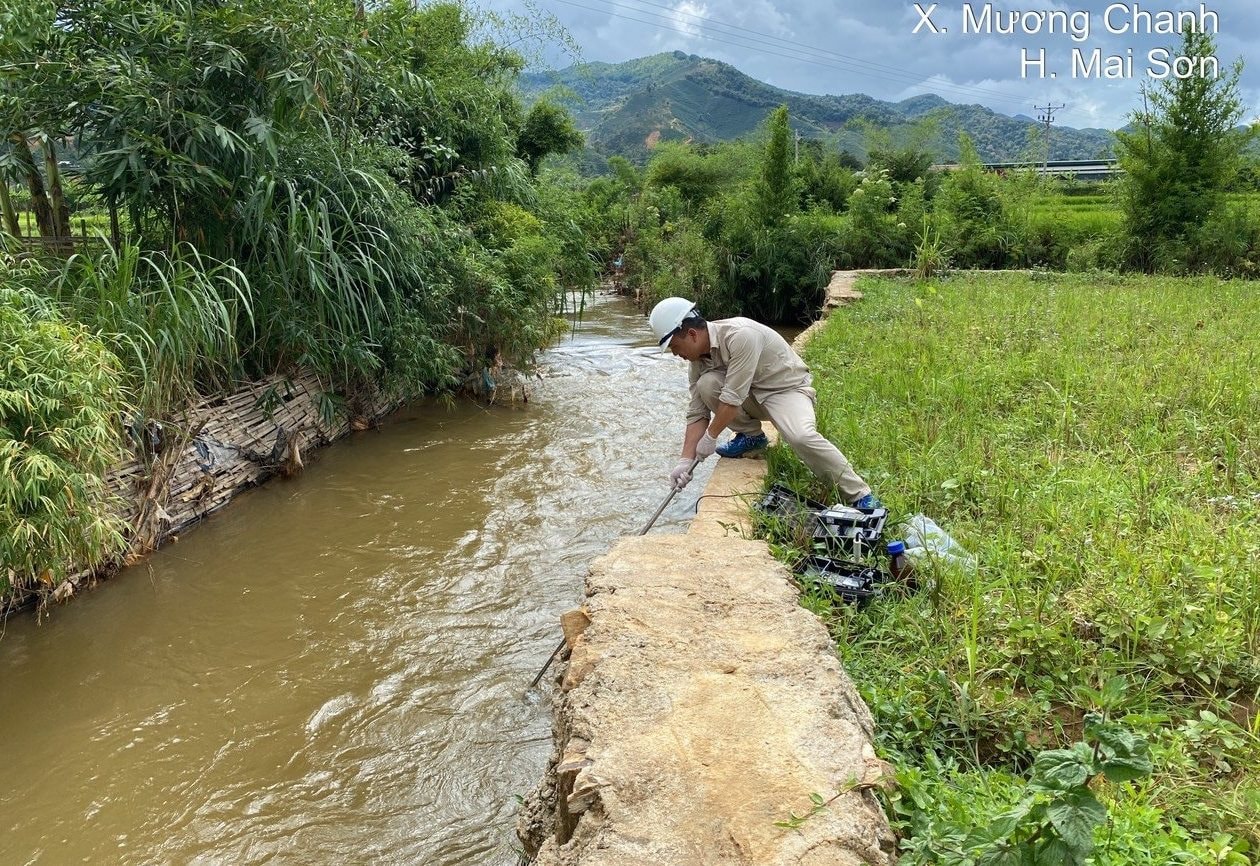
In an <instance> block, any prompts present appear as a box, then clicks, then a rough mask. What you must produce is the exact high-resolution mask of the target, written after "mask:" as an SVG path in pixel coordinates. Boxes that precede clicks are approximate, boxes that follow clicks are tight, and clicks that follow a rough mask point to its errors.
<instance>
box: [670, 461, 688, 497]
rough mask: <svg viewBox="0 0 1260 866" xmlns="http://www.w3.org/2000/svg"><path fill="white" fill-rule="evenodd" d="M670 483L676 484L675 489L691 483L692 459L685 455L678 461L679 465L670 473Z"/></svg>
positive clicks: (680, 488)
mask: <svg viewBox="0 0 1260 866" xmlns="http://www.w3.org/2000/svg"><path fill="white" fill-rule="evenodd" d="M669 480H670V483H671V484H673V485H674V489H675V490H682V489H683V488H684V487H686V486H687V485H688V484H690V483H691V460H689V459H688V458H686V457H684V458H683V459H682V460H680V461H678V465H677V466H675V467H674V471H673V472H671V473H669Z"/></svg>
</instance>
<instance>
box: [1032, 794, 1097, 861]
mask: <svg viewBox="0 0 1260 866" xmlns="http://www.w3.org/2000/svg"><path fill="white" fill-rule="evenodd" d="M1046 815H1047V817H1049V819H1050V824H1051V825H1052V826H1053V827H1054V829H1055V831H1056V832H1057V833H1058V834H1059V838H1060V839H1062V840H1063V841H1064V842H1065V843H1066V844H1067V846H1068V847H1069V848H1071V849H1072V851H1073V852H1074V853H1076V854H1078V855H1080V856H1083V855H1085V854H1088V853H1089V852H1090V851H1091V850H1093V847H1094V828H1095V827H1097V826H1098V825H1099V824H1101V823H1102V822H1103V821H1106V820H1107V809H1106V807H1104V806H1103V804H1102V803H1099V802H1098V799H1097V798H1096V797H1095V796H1094V795H1093V794H1092V793H1091V792H1089V791H1086V790H1079V791H1073V792H1071V793H1070V794H1068V795H1066V796H1064V797H1062V798H1060V799H1057V800H1055V801H1054V802H1052V803H1051V804H1050V805H1049V806H1048V807H1047V808H1046Z"/></svg>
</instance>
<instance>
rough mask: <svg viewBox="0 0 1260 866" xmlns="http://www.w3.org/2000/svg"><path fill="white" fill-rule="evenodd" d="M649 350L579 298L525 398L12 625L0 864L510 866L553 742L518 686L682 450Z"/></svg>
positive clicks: (447, 413)
mask: <svg viewBox="0 0 1260 866" xmlns="http://www.w3.org/2000/svg"><path fill="white" fill-rule="evenodd" d="M650 343H651V338H650V335H649V331H648V328H647V323H646V320H645V319H644V318H643V317H642V316H641V315H639V314H638V313H636V312H635V311H634V309H633V308H632V307H631V306H630V304H629V303H628V302H626V301H624V300H622V299H619V298H613V297H607V296H600V297H597V298H595V299H594V301H593V302H588V305H587V308H586V312H585V316H584V320H583V322H582V324H581V326H580V327H579V328H578V329H577V331H576V333H575V334H573V335H572V336H571V337H570V338H569V339H567V340H565V341H563V342H562V343H561V344H560V345H558V346H557V347H555V348H553V349H551V350H549V351H547V352H545V353H544V354H543V356H542V358H541V367H540V369H541V373H542V379H541V380H539V379H533V380H532V382H531V393H530V401H529V403H528V405H526V406H520V405H517V406H506V405H503V406H498V405H496V406H491V407H489V408H486V407H483V406H476V405H472V404H469V403H467V402H461V403H458V404H457V405H456V406H455V407H454V408H450V409H448V408H446V407H444V406H441V405H437V404H418V405H413V406H409V407H407V408H406V409H404V410H403V411H401V412H399V413H397V414H396V415H395V416H394V417H393V418H391V419H390V420H389V421H388V423H386V424H385V425H384V427H383V428H382V429H379V430H375V431H369V432H366V433H360V434H356V435H355V436H354V437H352V438H351V439H349V440H345V441H343V442H341V443H339V444H337V445H334V446H333V447H331V448H329V449H327V450H326V451H324V452H323V453H322V454H321V455H320V457H319V459H317V460H315V461H314V462H313V463H312V464H311V465H309V466H308V467H307V469H306V471H305V472H304V474H302V475H301V476H300V477H298V478H296V479H294V480H291V481H276V482H273V483H271V484H270V485H268V486H266V487H263V488H261V489H259V490H256V491H253V492H251V493H249V494H247V495H245V496H243V497H242V498H241V499H240V500H239V501H237V502H236V503H234V504H233V505H232V506H231V507H229V508H228V509H227V510H225V511H224V512H222V513H220V514H219V515H217V516H215V517H213V518H212V519H211V520H210V521H209V522H208V523H206V524H205V525H204V526H202V527H200V528H198V529H196V530H195V531H193V532H191V533H189V534H188V535H187V536H186V537H185V538H184V539H182V540H181V541H179V542H178V543H176V544H171V545H169V546H167V547H166V548H164V549H163V550H161V551H160V552H158V553H157V554H156V555H155V556H153V557H152V559H151V560H150V561H149V562H147V563H145V564H143V565H140V566H137V567H135V568H132V569H129V570H128V571H126V572H124V573H123V574H122V575H120V576H119V577H118V578H117V579H115V580H114V581H112V582H110V583H109V584H107V585H105V586H103V587H102V588H101V589H99V590H98V591H96V592H93V593H88V594H86V595H85V596H83V597H82V598H80V599H78V600H77V601H76V602H74V603H73V604H70V605H68V606H66V607H62V608H57V609H55V610H54V611H53V612H52V616H51V618H50V619H48V620H46V621H45V622H44V624H43V625H37V624H36V622H35V620H34V618H33V617H19V618H16V619H13V620H10V621H9V623H8V624H7V626H5V627H4V628H5V634H4V635H3V638H0V744H2V749H3V751H2V752H0V780H2V783H0V863H5V864H36V863H39V864H65V863H78V862H84V863H123V864H159V863H163V864H165V863H169V864H220V863H223V864H227V863H230V864H261V863H302V864H342V863H369V862H371V863H417V864H419V863H424V864H429V866H434V864H478V866H482V864H491V866H494V864H503V866H507V864H514V863H515V862H516V857H515V854H514V853H513V847H514V843H515V837H514V835H513V824H514V820H515V815H516V809H517V799H516V795H518V794H524V793H525V791H526V790H527V789H528V788H529V787H530V786H531V785H533V784H534V782H535V781H536V780H537V779H538V778H540V776H541V772H542V768H543V765H544V764H545V762H546V760H547V757H548V755H549V753H550V749H551V743H550V733H551V717H550V707H549V704H548V702H547V701H546V700H545V699H534V700H526V699H524V698H523V691H524V687H525V685H526V684H527V683H528V682H529V680H530V678H531V677H532V676H533V674H534V673H535V671H536V670H537V669H538V668H539V667H540V666H541V664H542V662H543V660H544V659H545V658H546V657H547V654H548V653H549V652H550V651H551V649H552V648H553V647H554V646H555V643H556V641H557V639H558V637H559V630H558V626H557V616H558V615H559V614H560V613H561V612H562V611H564V610H566V609H568V608H571V607H573V606H574V605H575V604H576V603H577V602H578V601H579V600H580V597H581V583H582V578H583V576H584V574H585V571H586V568H587V565H588V563H589V562H590V561H591V559H592V558H594V557H596V556H599V555H601V554H603V553H604V552H605V551H606V550H607V548H608V546H609V542H610V541H611V539H613V538H615V537H617V536H619V535H624V534H631V533H633V532H634V531H636V530H637V529H638V528H639V527H641V526H642V524H643V522H644V520H646V518H647V516H649V515H650V514H651V513H652V511H653V510H654V509H655V507H656V506H657V505H658V504H659V502H660V501H661V499H662V497H663V495H664V494H665V493H666V492H667V488H666V487H665V486H664V484H663V479H664V477H665V474H666V473H667V472H668V470H669V468H670V467H671V466H672V465H673V461H672V457H673V455H675V454H677V448H678V438H679V435H680V434H681V423H682V400H683V391H684V389H685V387H686V371H685V367H684V365H683V363H682V362H681V361H678V360H675V359H673V358H670V357H667V356H662V355H660V353H659V352H657V351H656V350H655V348H654V347H651V346H650ZM701 487H702V484H695V485H693V487H692V490H693V491H694V490H696V489H700V488H701ZM689 492H691V491H689ZM694 501H695V496H694V494H692V495H690V496H687V495H684V496H679V497H677V498H676V499H675V501H674V502H673V503H672V504H671V506H670V508H669V509H668V510H667V511H666V513H665V514H664V515H663V516H662V518H661V520H660V521H659V522H658V523H657V526H656V527H655V528H654V529H653V532H654V533H669V532H678V531H680V529H681V526H682V524H683V523H684V522H685V521H686V519H687V517H688V516H689V515H690V513H691V510H692V508H693V507H694Z"/></svg>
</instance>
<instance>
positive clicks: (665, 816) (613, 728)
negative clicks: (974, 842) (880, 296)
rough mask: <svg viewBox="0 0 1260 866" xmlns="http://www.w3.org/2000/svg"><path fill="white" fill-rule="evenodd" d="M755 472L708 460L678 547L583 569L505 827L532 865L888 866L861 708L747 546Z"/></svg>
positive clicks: (766, 564)
mask: <svg viewBox="0 0 1260 866" xmlns="http://www.w3.org/2000/svg"><path fill="white" fill-rule="evenodd" d="M838 276H841V275H838ZM833 285H835V286H836V288H837V290H839V289H848V290H850V291H851V287H852V279H851V278H850V279H848V280H843V279H841V280H837V281H833ZM764 472H765V462H764V461H760V460H726V459H719V460H718V464H717V466H716V468H715V470H714V473H713V477H712V480H711V481H710V482H709V485H708V487H707V488H706V490H705V491H704V494H703V496H702V497H701V499H700V503H699V512H698V514H697V516H696V517H695V519H694V520H693V521H692V523H691V526H690V529H689V531H688V533H687V534H686V535H681V536H679V535H663V534H662V535H651V534H649V535H646V536H642V537H635V538H626V539H623V540H621V541H620V542H618V543H617V544H616V545H615V546H614V547H613V548H612V550H611V551H610V552H609V553H608V554H607V555H606V556H604V557H603V558H601V559H599V560H597V561H596V562H595V563H594V564H593V565H592V567H591V570H590V575H589V576H588V578H587V582H586V593H587V600H586V603H585V605H584V606H583V607H582V608H581V609H580V610H578V611H573V612H571V613H569V614H566V615H565V617H564V622H563V625H564V631H565V638H566V641H567V643H568V646H569V649H570V657H569V659H568V663H567V664H566V665H563V666H562V667H561V668H560V669H559V671H558V672H557V674H556V679H555V684H556V686H557V696H556V708H555V710H556V717H555V726H554V733H555V751H554V754H553V758H552V761H551V763H550V765H549V767H548V770H547V773H546V776H545V778H544V779H543V781H542V782H541V783H540V785H539V786H538V788H537V789H536V790H535V791H534V792H533V793H532V794H531V795H530V797H529V798H528V799H527V800H526V803H525V805H524V807H523V809H522V812H521V817H520V822H519V825H518V833H519V835H520V837H521V840H522V843H523V845H524V847H525V850H526V854H527V855H528V857H529V858H530V860H531V862H532V863H533V864H534V866H579V864H580V866H691V864H696V866H701V864H705V866H707V864H747V866H788V864H801V866H856V864H867V866H877V864H891V863H892V862H893V861H894V859H895V858H894V856H893V849H894V840H893V836H892V833H891V831H890V830H889V827H888V822H887V820H886V818H885V816H884V813H883V811H882V809H881V808H880V805H879V802H878V800H877V799H876V797H875V789H876V788H878V787H879V786H881V785H884V784H888V783H889V781H890V780H889V778H888V775H887V772H888V770H887V767H886V765H885V764H883V762H881V761H880V760H879V759H878V758H877V757H876V755H875V752H874V750H873V748H872V746H871V737H872V734H873V730H872V722H871V715H870V712H869V710H868V709H867V707H866V705H865V704H864V703H863V701H862V699H861V697H860V696H859V695H858V693H857V691H856V689H855V688H854V686H853V683H852V682H851V681H850V680H849V678H848V676H847V675H846V674H845V672H844V670H843V669H842V668H841V666H840V664H839V662H838V660H837V658H836V654H835V648H834V646H833V644H832V641H831V639H830V637H829V635H828V633H827V630H826V628H825V627H824V626H823V625H822V623H821V622H820V621H819V620H818V619H817V618H816V617H815V616H813V615H812V614H810V613H809V612H807V611H806V610H804V609H803V608H801V607H800V605H799V604H798V602H797V591H796V588H795V586H794V585H793V584H792V582H791V580H790V575H789V573H788V572H787V570H786V569H785V568H784V567H783V566H782V565H781V564H780V563H779V562H777V561H776V560H775V559H774V558H773V557H772V556H771V555H770V552H769V549H768V548H767V546H766V544H765V543H764V542H761V541H754V540H749V538H748V537H747V536H748V532H747V529H748V527H747V513H748V505H749V499H750V497H751V496H754V495H756V492H757V491H759V490H760V488H761V482H762V477H763V475H764ZM819 801H821V802H823V803H825V805H823V806H821V807H817V806H816V805H815V804H816V803H817V802H819Z"/></svg>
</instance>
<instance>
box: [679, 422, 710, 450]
mask: <svg viewBox="0 0 1260 866" xmlns="http://www.w3.org/2000/svg"><path fill="white" fill-rule="evenodd" d="M708 426H709V422H708V421H707V420H705V419H703V418H701V419H700V420H698V421H692V422H691V423H690V424H688V425H687V429H686V431H685V432H684V433H683V447H682V456H683V457H686V458H687V459H689V460H693V459H695V456H696V443H697V442H699V441H700V437H701V436H703V435H704V430H705V428H706V427H708Z"/></svg>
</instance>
